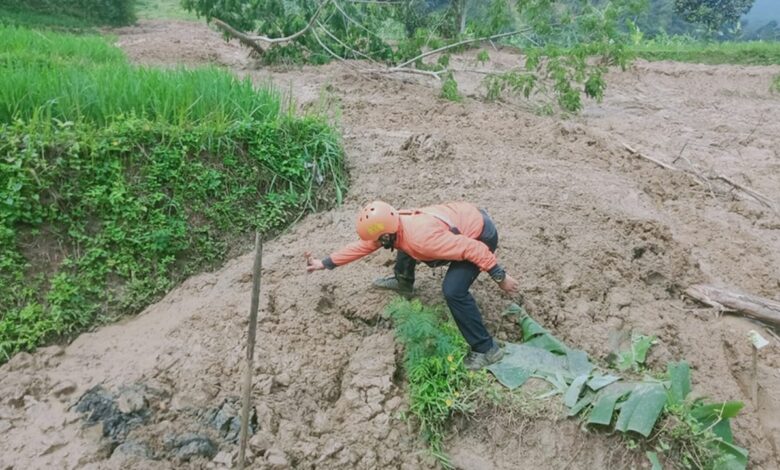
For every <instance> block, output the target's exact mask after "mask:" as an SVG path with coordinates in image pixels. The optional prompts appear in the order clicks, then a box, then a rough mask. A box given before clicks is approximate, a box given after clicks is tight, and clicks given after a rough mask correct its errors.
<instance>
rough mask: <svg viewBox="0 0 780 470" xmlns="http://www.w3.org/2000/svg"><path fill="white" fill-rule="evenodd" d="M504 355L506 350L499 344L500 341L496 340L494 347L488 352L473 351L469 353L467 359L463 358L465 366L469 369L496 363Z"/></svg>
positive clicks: (481, 367) (477, 368)
mask: <svg viewBox="0 0 780 470" xmlns="http://www.w3.org/2000/svg"><path fill="white" fill-rule="evenodd" d="M502 357H504V350H503V349H501V346H499V345H498V343H495V342H494V343H493V347H492V348H490V349H489V350H488V352H485V353H478V352H476V351H471V352H470V353H468V355H467V356H466V359H464V360H463V366H464V367H466V369H468V370H479V369H483V368H485V367H487V366H489V365H490V364H495V363H496V362H498V361H500V360H501V358H502Z"/></svg>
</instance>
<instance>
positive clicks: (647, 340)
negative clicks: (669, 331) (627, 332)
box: [614, 334, 656, 372]
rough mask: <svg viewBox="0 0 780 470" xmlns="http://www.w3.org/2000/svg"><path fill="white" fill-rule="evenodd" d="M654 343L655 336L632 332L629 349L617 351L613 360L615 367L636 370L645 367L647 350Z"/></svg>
mask: <svg viewBox="0 0 780 470" xmlns="http://www.w3.org/2000/svg"><path fill="white" fill-rule="evenodd" d="M655 343H656V338H655V336H645V335H640V334H632V335H631V345H630V347H629V349H627V350H625V351H620V353H618V355H617V357H616V358H615V362H614V365H615V367H617V368H618V370H628V369H632V370H634V371H636V372H639V371H641V370H642V369H643V368H644V367H645V360H646V359H647V352H648V351H649V350H650V346H652V345H653V344H655Z"/></svg>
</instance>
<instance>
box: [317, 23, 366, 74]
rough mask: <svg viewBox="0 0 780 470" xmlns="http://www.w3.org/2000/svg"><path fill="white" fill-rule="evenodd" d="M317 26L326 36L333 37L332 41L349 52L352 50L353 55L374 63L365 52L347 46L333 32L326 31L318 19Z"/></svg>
mask: <svg viewBox="0 0 780 470" xmlns="http://www.w3.org/2000/svg"><path fill="white" fill-rule="evenodd" d="M317 26H318V27H319V28H320V29H322V32H324V33H325V34H327V35H328V36H329V37H330V38H331V39H333V40H334V41H336V42H337V43H339V45H340V46H341V47H343V48H344V49H348V50H349V51H350V52H352V54H354V55H357V56H360V57H362V58H364V59H366V60H367V61H369V62H373V63H376V61H375V60H374V59H372V58H371V57H369V56H367V55H366V54H363V53H362V52H360V51H358V50H355V49H353V48H351V47H349V46H348V45H347V44H344V42H343V41H342V40H341V39H339V38H338V37H336V35H334V34H333V33H331V32H330V31H328V29H327V28H325V26H324V25H323V24H322V23H320V21H319V20H317Z"/></svg>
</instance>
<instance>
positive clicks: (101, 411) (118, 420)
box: [75, 385, 150, 443]
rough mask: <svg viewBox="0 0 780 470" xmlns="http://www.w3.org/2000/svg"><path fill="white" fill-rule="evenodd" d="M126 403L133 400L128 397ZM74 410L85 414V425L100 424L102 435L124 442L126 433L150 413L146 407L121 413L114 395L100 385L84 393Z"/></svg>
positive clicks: (141, 422)
mask: <svg viewBox="0 0 780 470" xmlns="http://www.w3.org/2000/svg"><path fill="white" fill-rule="evenodd" d="M144 401H145V400H144ZM127 403H128V404H127V405H125V406H130V404H132V403H135V402H134V400H133V399H129V398H128V401H127ZM132 406H133V407H134V406H135V405H132ZM75 410H76V411H77V412H79V413H84V414H85V416H84V421H85V422H86V424H87V425H92V424H98V423H100V424H102V433H103V436H104V437H107V438H109V440H110V441H112V442H114V443H121V442H124V439H125V437H126V436H127V433H128V432H130V430H131V429H133V428H135V427H137V426H139V425H141V424H143V423H144V422H146V420H147V418H148V417H149V414H150V413H149V410H148V409H147V408H144V409H142V410H139V411H136V412H133V413H123V412H122V411H120V409H119V406H118V405H117V403H116V400H115V398H114V395H112V394H111V393H109V392H107V391H106V390H105V389H103V387H101V386H100V385H96V386H94V387H92V388H91V389H89V390H88V391H87V392H86V393H84V395H82V396H81V398H80V399H79V401H78V403H76V407H75Z"/></svg>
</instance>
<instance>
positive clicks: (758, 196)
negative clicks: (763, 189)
mask: <svg viewBox="0 0 780 470" xmlns="http://www.w3.org/2000/svg"><path fill="white" fill-rule="evenodd" d="M715 178H716V179H719V180H721V181H723V182H725V183H728V184H729V185H731V186H733V187H734V188H736V189H739V190H740V191H742V192H744V193H745V194H747V195H748V196H750V197H752V198H753V199H755V200H756V201H758V202H759V203H760V204H761V205H763V206H766V207H768V208H769V209H772V211H773V212H774V213H775V214H777V209H775V206H774V204H772V200H771V199H769V198H768V197H766V196H764V195H763V194H761V193H759V192H758V191H756V190H755V189H752V188H748V187H747V186H744V185H741V184H739V183H737V182H736V181H734V180H732V179H731V178H729V177H728V176H725V175H718V176H716V177H715Z"/></svg>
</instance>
